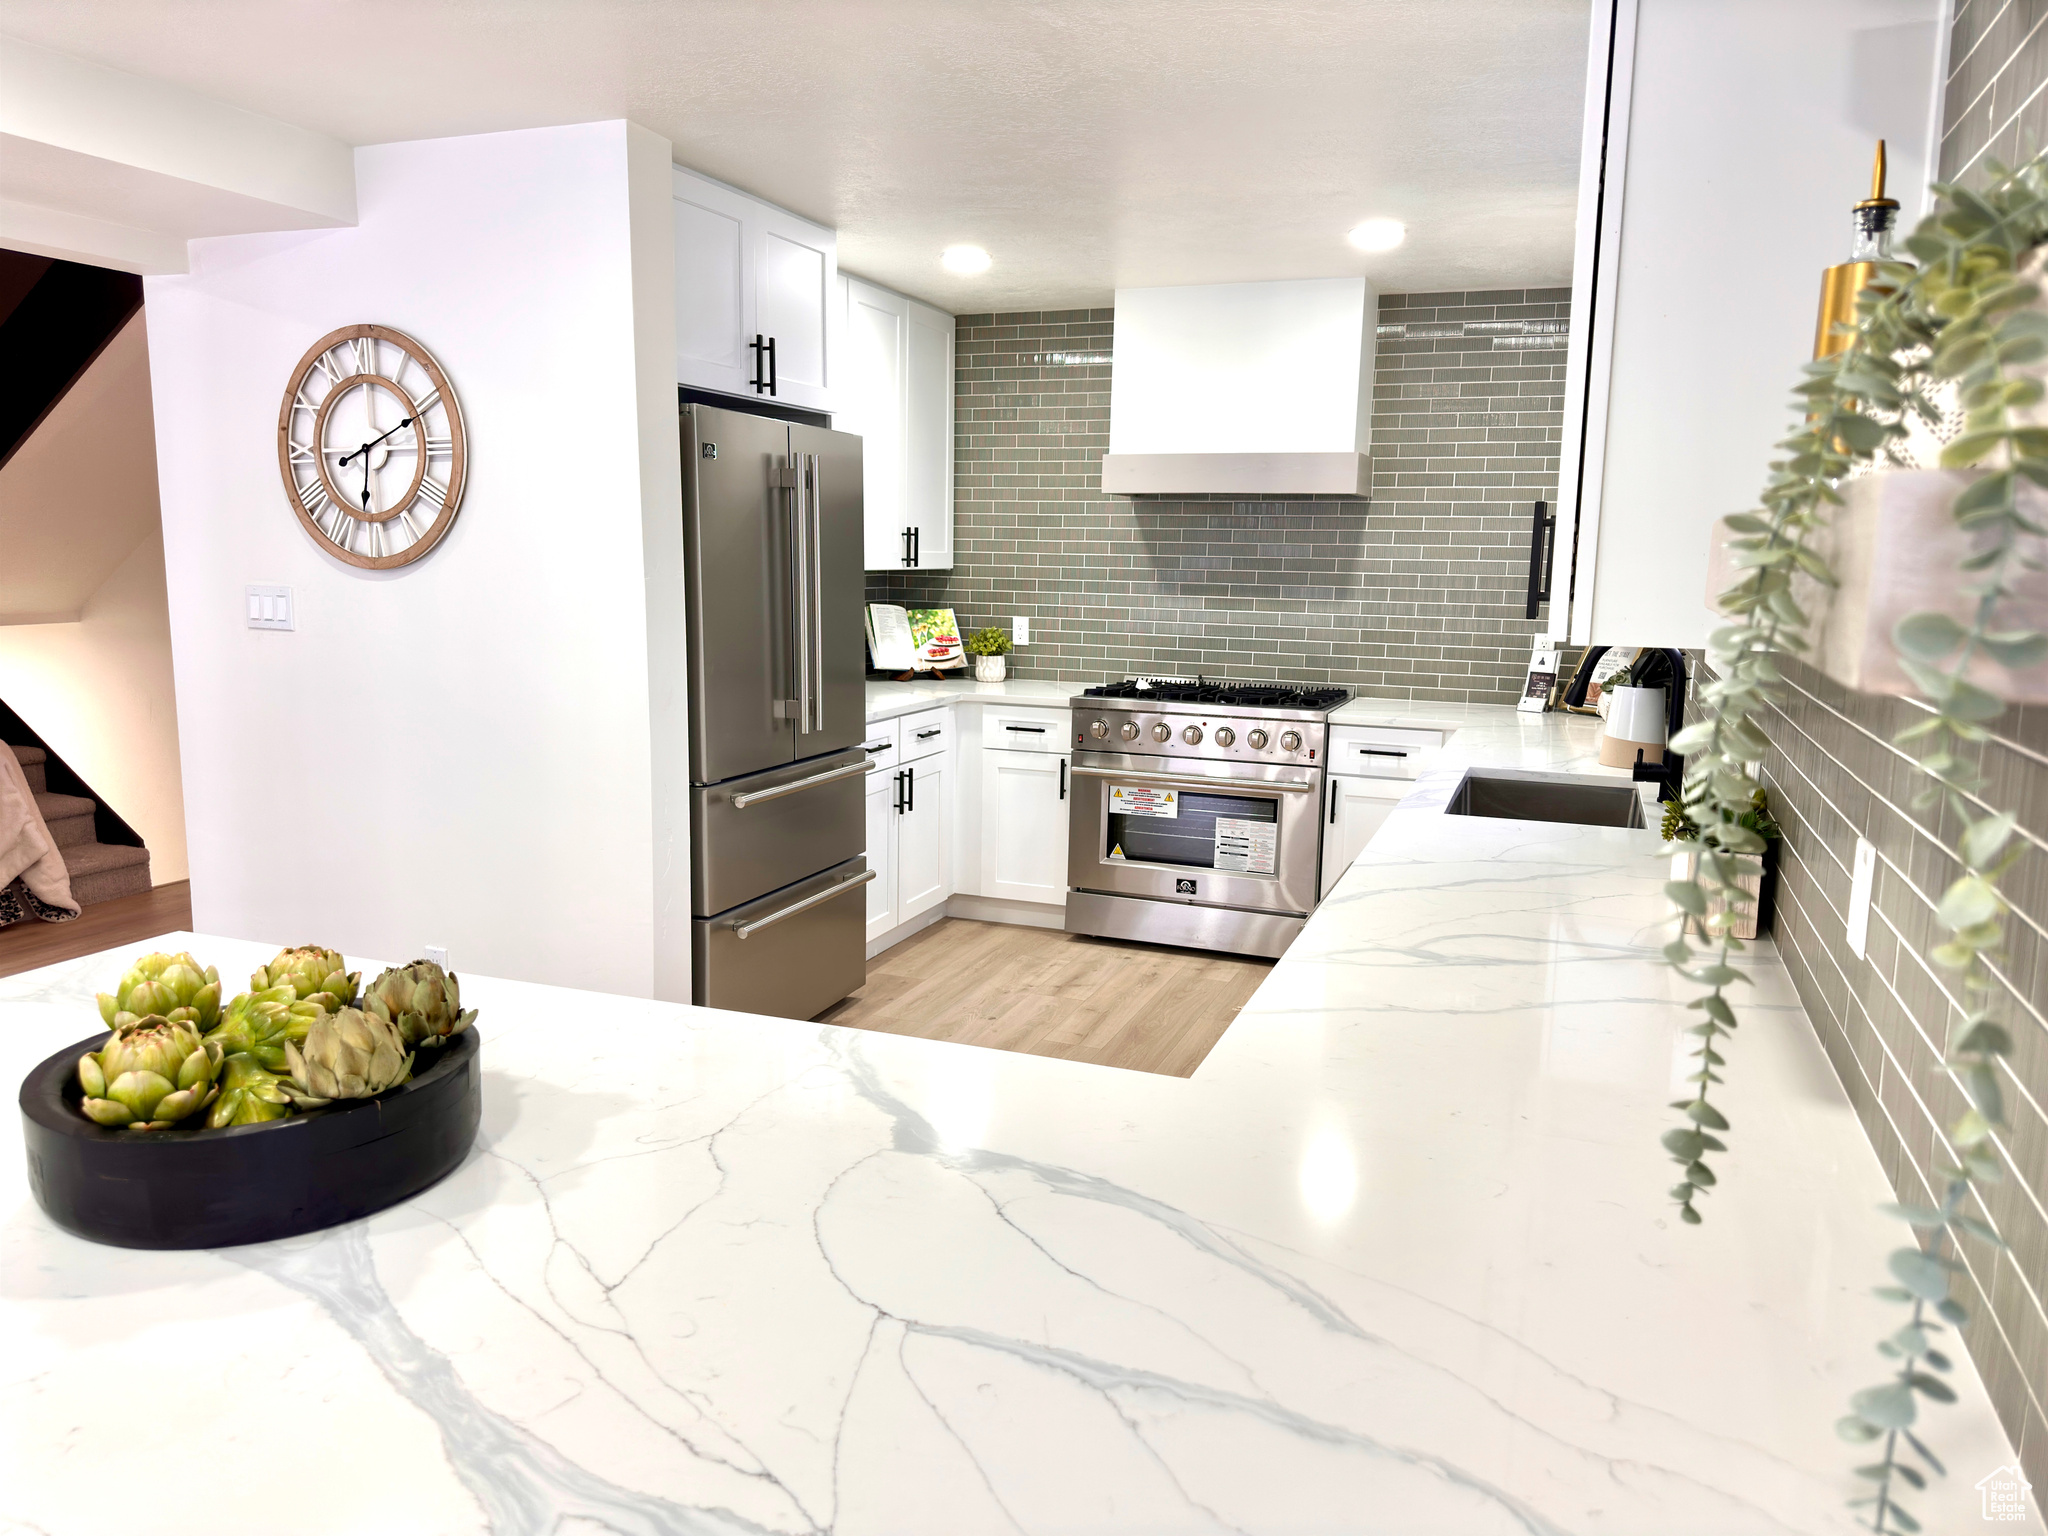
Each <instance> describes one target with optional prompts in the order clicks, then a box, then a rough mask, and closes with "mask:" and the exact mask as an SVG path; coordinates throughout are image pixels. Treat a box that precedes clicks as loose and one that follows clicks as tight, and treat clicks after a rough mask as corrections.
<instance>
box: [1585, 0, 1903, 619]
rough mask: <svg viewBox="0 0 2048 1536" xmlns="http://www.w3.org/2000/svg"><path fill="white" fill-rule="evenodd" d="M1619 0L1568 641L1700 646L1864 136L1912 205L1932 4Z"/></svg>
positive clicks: (1860, 177)
mask: <svg viewBox="0 0 2048 1536" xmlns="http://www.w3.org/2000/svg"><path fill="white" fill-rule="evenodd" d="M1623 3H1624V4H1636V5H1637V11H1636V33H1635V52H1634V81H1633V95H1632V102H1631V106H1630V110H1629V115H1628V145H1627V156H1628V163H1627V174H1626V183H1625V186H1624V188H1623V197H1622V205H1621V214H1620V222H1621V230H1620V240H1621V246H1620V252H1619V262H1618V267H1619V279H1618V282H1617V284H1616V286H1615V289H1614V304H1615V310H1614V322H1613V331H1612V352H1611V362H1612V373H1611V379H1610V383H1609V391H1610V393H1609V395H1608V398H1607V399H1606V400H1605V401H1604V402H1602V401H1600V400H1599V399H1598V397H1597V396H1596V399H1595V406H1596V408H1601V407H1602V406H1603V405H1604V409H1605V411H1606V427H1607V431H1606V449H1605V456H1604V465H1600V466H1594V465H1589V466H1588V468H1587V474H1588V477H1589V480H1590V479H1591V478H1592V477H1594V476H1595V475H1596V473H1597V474H1598V476H1599V478H1598V483H1597V484H1596V485H1591V486H1589V489H1588V494H1587V497H1586V499H1585V501H1584V503H1583V506H1582V512H1581V517H1582V522H1581V525H1580V533H1579V566H1578V578H1579V588H1580V593H1581V594H1582V596H1581V601H1580V602H1579V603H1578V604H1577V605H1575V612H1574V615H1573V637H1574V638H1576V639H1582V640H1583V639H1591V640H1594V641H1598V642H1604V643H1608V644H1642V645H1675V646H1698V645H1701V644H1704V642H1705V639H1706V635H1707V632H1708V630H1709V629H1710V628H1711V627H1712V625H1713V623H1714V622H1715V620H1714V617H1713V615H1712V613H1711V612H1710V611H1709V609H1708V608H1707V606H1706V602H1705V597H1704V590H1703V589H1704V586H1705V580H1706V561H1707V544H1708V533H1709V530H1710V529H1711V527H1712V525H1713V524H1714V523H1715V521H1717V520H1718V519H1719V518H1721V517H1723V516H1725V515H1727V514H1728V513H1730V512H1736V511H1741V510H1743V509H1745V508H1748V507H1753V506H1755V505H1756V497H1757V493H1758V491H1759V490H1760V489H1761V488H1762V486H1763V483H1764V478H1765V471H1766V465H1767V464H1768V462H1769V460H1770V458H1771V457H1772V452H1773V450H1772V447H1771V445H1772V444H1773V443H1775V442H1776V441H1777V440H1778V439H1779V438H1781V437H1783V436H1785V435H1786V433H1787V432H1788V431H1790V430H1791V428H1792V425H1793V423H1794V419H1795V418H1794V417H1793V414H1792V412H1791V411H1790V409H1789V406H1788V401H1789V398H1790V397H1789V391H1790V389H1791V386H1792V385H1793V383H1794V382H1796V379H1797V374H1798V370H1799V367H1800V365H1801V364H1802V363H1804V362H1806V361H1807V360H1808V359H1809V358H1810V357H1811V356H1812V351H1813V327H1814V314H1815V311H1816V308H1817V306H1818V303H1819V299H1820V276H1821V272H1822V270H1823V269H1824V268H1826V267H1828V266H1831V265H1833V264H1834V263H1836V262H1839V261H1844V260H1846V259H1847V258H1848V254H1849V240H1850V234H1851V228H1850V219H1849V209H1850V206H1851V205H1852V204H1854V203H1856V202H1858V201H1859V200H1861V199H1862V198H1864V197H1866V196H1868V188H1869V185H1870V162H1871V154H1872V151H1873V150H1874V149H1875V148H1876V141H1877V140H1878V139H1879V138H1884V139H1887V140H1888V141H1889V146H1890V158H1891V192H1892V195H1893V196H1895V197H1897V198H1898V199H1899V201H1900V202H1901V203H1903V204H1904V205H1905V206H1904V210H1903V216H1902V223H1901V233H1903V232H1904V231H1905V230H1906V229H1907V228H1910V226H1911V223H1912V222H1913V220H1914V219H1915V218H1916V217H1917V215H1918V213H1919V211H1920V208H1921V192H1922V190H1923V188H1924V185H1925V182H1926V180H1927V176H1928V164H1929V160H1928V143H1927V138H1928V123H1929V110H1928V104H1929V100H1930V96H1931V93H1932V91H1933V88H1934V60H1935V50H1936V34H1937V25H1938V20H1939V17H1940V14H1941V6H1940V4H1939V3H1938V0H1799V3H1797V4H1790V5H1788V4H1786V3H1784V0H1716V3H1715V4H1712V5H1702V4H1700V3H1698V0H1639V4H1637V0H1623ZM1610 174H1611V173H1610ZM1611 184H1612V183H1611V179H1610V186H1611ZM1574 318H1575V320H1580V321H1583V319H1584V317H1583V316H1575V317H1574ZM1601 342H1602V338H1601V337H1599V336H1597V335H1596V336H1595V337H1594V346H1595V347H1596V348H1598V347H1599V346H1600V345H1601ZM1594 371H1595V372H1597V371H1598V370H1597V367H1596V368H1595V370H1594ZM1596 497H1597V500H1596ZM1595 521H1596V526H1592V527H1589V526H1588V523H1589V522H1595ZM1560 574H1562V573H1561V572H1560ZM1589 580H1590V582H1591V585H1592V603H1591V606H1590V609H1589V608H1588V607H1587V606H1586V605H1585V603H1584V601H1583V594H1584V592H1585V590H1586V587H1587V584H1588V582H1589Z"/></svg>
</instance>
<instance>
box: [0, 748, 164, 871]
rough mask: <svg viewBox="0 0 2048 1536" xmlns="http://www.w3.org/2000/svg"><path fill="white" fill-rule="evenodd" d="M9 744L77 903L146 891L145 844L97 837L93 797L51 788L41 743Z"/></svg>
mask: <svg viewBox="0 0 2048 1536" xmlns="http://www.w3.org/2000/svg"><path fill="white" fill-rule="evenodd" d="M8 750H9V751H10V752H12V753H13V754H14V760H15V761H16V762H18V763H20V764H21V771H22V773H23V774H24V775H26V776H27V778H28V787H29V788H30V789H31V790H33V791H34V792H35V797H36V809H37V810H39V811H41V812H42V813H43V821H44V822H45V823H46V824H47V825H48V826H49V829H50V836H51V838H52V839H54V840H55V842H56V844H57V851H58V852H59V853H61V854H63V855H64V867H65V868H66V869H67V870H68V871H70V874H71V894H72V896H73V897H74V898H76V900H77V902H78V904H79V905H80V906H81V907H89V906H91V905H93V903H95V902H100V901H112V900H113V899H114V898H115V897H116V896H139V895H141V894H142V893H143V892H144V891H147V890H148V889H149V850H148V849H147V848H129V847H126V846H124V845H122V844H120V843H102V842H100V841H98V840H97V838H96V837H95V835H94V831H93V823H94V817H95V815H96V813H97V812H98V810H99V805H98V803H97V802H96V801H93V800H88V799H87V798H85V797H84V796H83V795H54V794H51V793H50V785H49V760H48V757H47V756H46V754H45V753H44V751H43V749H42V748H41V747H10V748H8Z"/></svg>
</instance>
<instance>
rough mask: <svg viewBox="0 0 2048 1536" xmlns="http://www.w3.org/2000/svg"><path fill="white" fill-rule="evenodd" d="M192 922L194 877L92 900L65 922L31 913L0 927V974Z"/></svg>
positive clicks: (126, 942)
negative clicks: (134, 893)
mask: <svg viewBox="0 0 2048 1536" xmlns="http://www.w3.org/2000/svg"><path fill="white" fill-rule="evenodd" d="M191 926H192V882H191V881H190V880H173V881H172V882H171V883H170V884H169V885H160V886H158V887H156V889H154V890H150V891H144V892H143V893H142V894H141V895H140V896H117V897H115V898H114V899H113V900H112V901H96V902H94V903H93V904H92V905H91V906H89V907H87V908H85V909H84V910H83V911H81V912H80V913H79V914H78V916H77V917H75V918H73V919H72V920H71V921H70V922H68V923H39V922H37V921H36V920H35V919H34V918H29V919H27V920H26V921H23V922H19V923H10V924H9V925H8V926H7V927H5V928H0V976H12V975H14V974H15V972H17V971H32V970H34V969H35V968H36V967H37V966H39V965H55V964H56V963H57V962H58V961H59V960H76V959H77V958H78V957H79V956H80V955H90V954H93V953H95V952H97V951H99V950H102V949H112V948H113V947H114V946H115V945H116V944H133V943H134V942H135V941H136V940H137V939H148V938H154V937H155V936H156V935H157V934H159V933H175V932H177V931H178V930H179V929H181V928H190V927H191Z"/></svg>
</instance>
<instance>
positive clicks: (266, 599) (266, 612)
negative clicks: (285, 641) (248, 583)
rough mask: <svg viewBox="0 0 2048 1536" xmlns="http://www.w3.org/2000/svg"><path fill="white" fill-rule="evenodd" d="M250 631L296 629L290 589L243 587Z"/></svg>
mask: <svg viewBox="0 0 2048 1536" xmlns="http://www.w3.org/2000/svg"><path fill="white" fill-rule="evenodd" d="M242 592H243V594H244V597H245V600H246V604H247V607H248V611H249V627H250V628H251V629H297V628H298V625H297V624H296V623H294V622H293V620H292V589H291V588H290V587H244V588H243V589H242Z"/></svg>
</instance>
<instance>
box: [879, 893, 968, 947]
mask: <svg viewBox="0 0 2048 1536" xmlns="http://www.w3.org/2000/svg"><path fill="white" fill-rule="evenodd" d="M949 903H950V898H949V899H948V901H942V902H940V903H939V904H938V905H937V906H936V907H933V908H931V909H930V910H929V911H925V912H920V913H918V914H917V916H915V917H913V918H912V919H911V920H910V921H909V922H907V923H898V924H897V925H896V926H895V927H894V928H891V929H890V930H889V931H888V932H887V933H885V934H883V935H882V936H881V937H880V938H879V939H869V940H868V958H869V959H870V960H872V959H874V958H875V956H877V955H879V954H880V953H881V952H882V951H883V950H885V949H894V948H895V947H896V946H897V945H898V944H901V943H902V942H903V941H904V940H905V939H907V938H909V937H910V936H911V935H912V934H914V933H923V932H924V931H925V929H927V928H929V927H931V925H932V924H933V923H936V922H939V921H942V920H943V919H944V918H945V916H946V908H947V906H948V905H949Z"/></svg>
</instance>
